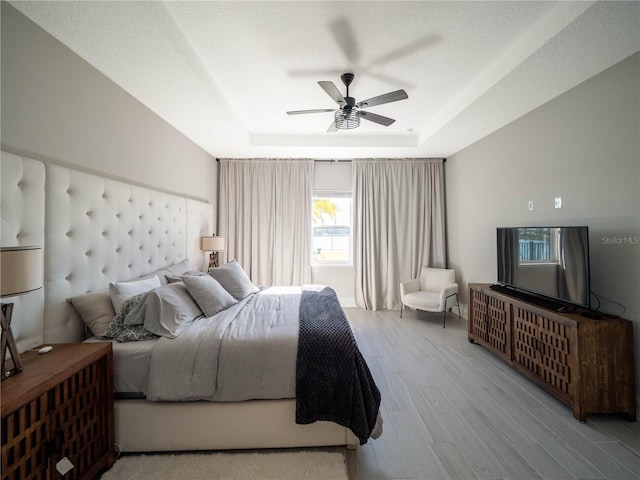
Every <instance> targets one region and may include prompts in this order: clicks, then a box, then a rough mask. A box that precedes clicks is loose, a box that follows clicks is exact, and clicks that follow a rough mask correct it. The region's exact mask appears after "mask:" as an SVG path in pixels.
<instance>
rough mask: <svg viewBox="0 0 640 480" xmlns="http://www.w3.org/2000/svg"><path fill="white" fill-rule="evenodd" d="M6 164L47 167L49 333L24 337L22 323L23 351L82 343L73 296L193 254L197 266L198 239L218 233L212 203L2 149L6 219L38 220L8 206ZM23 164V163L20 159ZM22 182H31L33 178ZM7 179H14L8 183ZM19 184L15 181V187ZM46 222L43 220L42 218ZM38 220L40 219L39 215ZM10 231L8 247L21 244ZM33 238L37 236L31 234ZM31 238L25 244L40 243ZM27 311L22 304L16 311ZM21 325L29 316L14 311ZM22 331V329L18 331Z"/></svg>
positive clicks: (45, 319)
mask: <svg viewBox="0 0 640 480" xmlns="http://www.w3.org/2000/svg"><path fill="white" fill-rule="evenodd" d="M5 163H6V164H7V165H9V164H11V165H12V166H11V167H10V170H11V171H14V170H16V171H17V170H19V169H20V168H19V167H18V166H17V165H18V164H21V165H22V166H23V168H22V169H23V171H25V169H24V166H25V165H29V168H31V166H32V165H40V167H39V168H38V169H37V170H38V171H39V172H40V173H41V176H42V179H43V183H44V194H42V190H40V195H41V196H42V197H43V198H42V201H41V203H42V205H43V212H44V215H43V216H40V219H41V220H42V222H41V223H42V225H41V227H40V228H41V231H42V232H43V233H44V234H43V235H42V236H41V237H40V242H39V244H41V245H43V246H44V289H43V290H42V291H41V295H43V314H42V315H41V317H42V321H41V326H42V331H41V332H40V335H41V336H40V337H38V338H39V341H36V338H35V337H33V338H28V339H27V338H23V337H22V333H23V332H22V328H21V327H17V326H16V327H14V328H13V329H14V334H16V337H17V339H18V348H19V349H20V351H23V350H25V349H26V348H31V347H32V346H34V345H37V344H39V343H43V342H46V343H61V342H75V341H80V340H82V339H83V338H84V326H83V324H82V322H81V320H80V319H79V317H78V316H77V314H76V312H75V310H74V309H73V307H72V306H71V305H69V304H68V303H67V301H66V299H67V298H69V297H72V296H75V295H79V294H82V293H86V292H90V291H96V290H102V289H104V288H107V286H108V284H109V282H112V281H123V280H124V281H126V280H131V279H134V278H137V277H140V276H142V275H145V274H148V273H150V272H153V271H155V270H159V269H161V268H164V267H166V266H169V265H172V264H174V263H177V262H180V261H181V260H184V259H185V258H188V259H189V261H190V262H191V264H192V266H193V268H194V269H201V268H202V266H203V265H204V263H205V256H204V253H203V252H201V251H200V249H199V246H198V243H199V237H200V236H202V235H210V234H211V233H212V231H213V207H212V206H211V205H210V204H208V203H205V202H200V201H197V200H192V199H190V198H186V197H182V196H177V195H172V194H168V193H164V192H160V191H157V190H153V189H149V188H145V187H140V186H137V185H132V184H128V183H124V182H120V181H116V180H111V179H108V178H104V177H100V176H96V175H91V174H88V173H84V172H80V171H77V170H73V169H69V168H65V167H61V166H58V165H52V164H42V163H40V162H37V161H35V160H32V159H26V158H21V157H17V156H15V155H10V154H7V153H4V152H3V153H2V191H3V203H2V218H3V227H4V219H5V212H6V215H7V216H8V217H10V218H14V217H27V218H31V213H30V212H31V207H30V206H29V207H27V205H32V203H33V201H32V200H31V195H32V194H33V192H27V191H26V190H25V189H24V188H23V189H22V190H21V195H22V196H23V197H24V198H25V199H26V198H27V197H28V198H29V200H28V202H13V203H8V204H7V205H5V203H4V190H5V188H11V185H12V183H15V182H16V179H17V176H16V175H14V176H13V178H11V179H7V178H5V175H4V173H5V167H6V165H5ZM14 164H16V165H14ZM19 181H21V182H22V183H25V182H26V183H27V184H30V183H31V180H30V179H29V180H27V178H26V177H25V176H23V177H22V180H19ZM5 183H7V184H8V185H7V186H5ZM14 188H15V187H14ZM38 221H40V220H38ZM34 222H36V221H35V220H34ZM9 240H10V238H9V237H5V233H4V228H3V232H2V245H3V246H4V245H13V244H15V243H13V244H12V243H6V242H9ZM29 241H31V239H29ZM35 241H36V239H35V238H34V241H33V242H31V243H29V242H27V241H26V240H25V241H21V242H20V243H19V244H21V245H26V244H33V243H35ZM20 310H22V308H21V307H19V306H16V314H17V313H18V312H19V311H20ZM14 322H15V323H16V325H18V324H20V325H21V324H22V318H17V317H14ZM16 330H17V333H16Z"/></svg>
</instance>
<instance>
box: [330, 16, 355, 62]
mask: <svg viewBox="0 0 640 480" xmlns="http://www.w3.org/2000/svg"><path fill="white" fill-rule="evenodd" d="M329 29H330V30H331V33H333V37H334V38H335V39H336V41H337V42H338V46H339V47H340V48H341V49H342V51H343V52H344V56H345V58H346V59H347V61H348V62H349V63H350V64H352V65H357V64H358V62H359V60H360V52H359V51H358V43H357V42H356V37H355V35H354V34H353V28H351V23H349V20H347V19H346V18H339V19H337V20H334V21H333V22H331V23H330V24H329Z"/></svg>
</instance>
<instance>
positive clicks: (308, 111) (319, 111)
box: [287, 108, 334, 115]
mask: <svg viewBox="0 0 640 480" xmlns="http://www.w3.org/2000/svg"><path fill="white" fill-rule="evenodd" d="M333 111H334V109H333V108H318V109H316V110H290V111H288V112H287V115H302V114H305V113H322V112H333Z"/></svg>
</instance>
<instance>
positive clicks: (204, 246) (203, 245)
mask: <svg viewBox="0 0 640 480" xmlns="http://www.w3.org/2000/svg"><path fill="white" fill-rule="evenodd" d="M200 250H202V251H204V252H221V251H223V250H224V237H200Z"/></svg>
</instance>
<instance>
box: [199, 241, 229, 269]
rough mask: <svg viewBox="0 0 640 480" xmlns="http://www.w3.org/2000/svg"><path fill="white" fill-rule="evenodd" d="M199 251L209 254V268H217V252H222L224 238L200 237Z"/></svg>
mask: <svg viewBox="0 0 640 480" xmlns="http://www.w3.org/2000/svg"><path fill="white" fill-rule="evenodd" d="M200 250H202V251H203V252H210V253H209V268H214V267H217V266H218V252H223V251H224V237H216V236H215V234H214V235H213V236H212V237H200Z"/></svg>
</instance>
